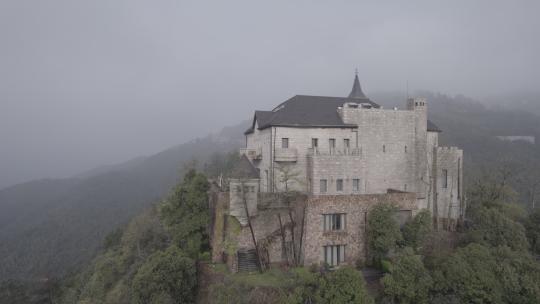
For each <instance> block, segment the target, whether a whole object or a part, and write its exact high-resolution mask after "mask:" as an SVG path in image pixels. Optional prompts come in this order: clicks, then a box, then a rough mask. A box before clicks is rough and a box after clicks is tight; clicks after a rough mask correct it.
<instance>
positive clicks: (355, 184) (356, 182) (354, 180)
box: [352, 178, 360, 192]
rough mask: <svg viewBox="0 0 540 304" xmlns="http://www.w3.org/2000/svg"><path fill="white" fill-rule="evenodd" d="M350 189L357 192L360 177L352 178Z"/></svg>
mask: <svg viewBox="0 0 540 304" xmlns="http://www.w3.org/2000/svg"><path fill="white" fill-rule="evenodd" d="M352 190H353V192H359V191H360V179H358V178H355V179H353V180H352Z"/></svg>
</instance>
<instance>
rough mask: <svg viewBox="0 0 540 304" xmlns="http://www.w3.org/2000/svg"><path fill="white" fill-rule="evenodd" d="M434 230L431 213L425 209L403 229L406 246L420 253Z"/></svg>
mask: <svg viewBox="0 0 540 304" xmlns="http://www.w3.org/2000/svg"><path fill="white" fill-rule="evenodd" d="M432 228H433V221H432V216H431V212H430V211H429V210H427V209H423V210H422V211H420V212H419V213H418V214H416V216H415V217H414V218H413V219H411V220H410V221H408V222H407V223H406V224H405V226H404V227H403V239H404V241H405V244H406V245H407V246H409V247H411V248H413V249H414V250H415V251H418V249H420V247H422V246H423V245H424V242H425V241H426V238H427V237H428V235H429V234H430V233H431V231H432Z"/></svg>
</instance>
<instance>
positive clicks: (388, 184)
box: [242, 98, 464, 222]
mask: <svg viewBox="0 0 540 304" xmlns="http://www.w3.org/2000/svg"><path fill="white" fill-rule="evenodd" d="M335 111H336V113H338V114H339V116H340V117H341V119H342V120H343V122H344V123H345V124H348V125H350V127H324V128H322V127H295V126H272V127H269V128H265V129H262V130H258V127H257V121H255V127H254V131H253V132H252V133H250V134H247V135H246V148H245V149H243V150H242V151H243V153H245V151H250V150H251V151H257V153H258V154H257V155H258V157H257V158H252V159H251V160H252V163H253V165H254V166H255V167H257V168H258V169H259V171H260V183H261V184H260V185H261V191H265V192H279V191H285V189H286V188H287V189H288V190H296V191H301V192H306V193H310V194H312V195H336V194H376V193H386V191H387V189H398V190H402V191H408V192H414V193H416V194H417V206H418V207H419V208H428V209H430V210H431V211H432V212H434V213H435V209H437V212H438V216H439V217H441V218H447V217H449V216H450V220H452V221H454V222H455V221H457V220H458V219H459V217H460V216H461V215H463V212H464V210H463V209H462V207H463V205H464V204H463V202H462V201H461V200H462V199H463V197H462V195H458V194H457V190H455V187H454V191H453V192H452V191H447V190H444V189H446V188H444V189H441V190H440V191H436V190H437V189H440V187H441V185H440V184H437V182H438V181H441V179H440V178H438V179H437V178H436V177H437V176H438V175H440V174H441V172H443V171H442V170H446V172H447V174H449V175H448V178H449V180H450V181H453V183H454V184H456V185H457V184H460V185H461V184H462V171H463V170H462V168H461V163H462V162H461V159H462V157H463V152H462V150H460V149H457V148H455V147H454V148H452V149H446V148H442V147H439V146H438V136H439V132H440V131H439V130H428V127H427V124H428V123H427V122H428V120H427V101H426V100H425V99H423V98H415V99H409V100H408V101H407V104H406V109H405V110H397V109H382V108H373V107H370V108H365V107H362V106H359V105H358V104H356V103H344V104H343V106H341V107H338V108H336V109H335ZM314 140H316V141H317V144H316V147H314V146H313V145H314ZM437 151H439V152H440V153H436V152H437ZM441 153H442V154H441ZM443 154H444V156H442V155H443ZM458 165H459V166H460V168H459V170H458V169H457V167H456V166H458ZM435 168H437V170H439V171H437V172H434V171H433V170H435ZM435 173H436V174H435ZM458 173H459V174H458ZM321 187H323V188H324V189H321ZM435 200H436V201H435ZM460 208H461V209H460ZM442 210H446V211H448V210H452V211H451V212H446V211H444V212H443V211H442Z"/></svg>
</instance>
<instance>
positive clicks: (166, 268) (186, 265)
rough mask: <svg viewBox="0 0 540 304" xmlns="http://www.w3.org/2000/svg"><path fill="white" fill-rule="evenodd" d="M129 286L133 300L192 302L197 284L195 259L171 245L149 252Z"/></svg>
mask: <svg viewBox="0 0 540 304" xmlns="http://www.w3.org/2000/svg"><path fill="white" fill-rule="evenodd" d="M131 286H132V287H131V290H132V292H133V296H132V300H133V303H137V304H145V303H193V302H194V301H195V294H196V287H197V274H196V267H195V262H194V261H193V260H192V259H190V258H189V257H187V256H186V255H185V254H184V253H183V252H182V251H181V250H180V248H178V247H176V246H174V245H173V246H171V247H169V248H168V249H167V250H166V251H164V252H163V251H159V252H156V253H155V254H153V255H152V256H150V257H149V258H148V260H147V261H146V262H145V263H144V264H143V265H142V266H141V267H140V268H139V270H138V271H137V273H136V274H135V277H134V278H133V282H132V285H131ZM172 299H174V302H172Z"/></svg>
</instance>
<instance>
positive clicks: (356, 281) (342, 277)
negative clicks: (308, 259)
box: [317, 267, 373, 304]
mask: <svg viewBox="0 0 540 304" xmlns="http://www.w3.org/2000/svg"><path fill="white" fill-rule="evenodd" d="M317 303H321V304H322V303H324V304H348V303H351V304H369V303H373V299H372V298H371V296H369V295H368V293H367V291H366V287H365V283H364V278H362V275H361V273H360V272H359V271H358V270H356V269H353V268H349V267H343V268H341V269H339V270H336V271H333V272H331V273H329V274H327V275H326V276H324V277H322V278H321V280H320V287H319V290H318V301H317Z"/></svg>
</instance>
